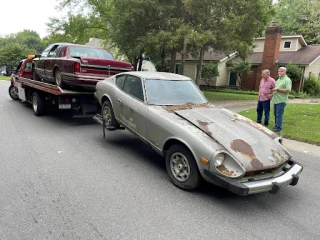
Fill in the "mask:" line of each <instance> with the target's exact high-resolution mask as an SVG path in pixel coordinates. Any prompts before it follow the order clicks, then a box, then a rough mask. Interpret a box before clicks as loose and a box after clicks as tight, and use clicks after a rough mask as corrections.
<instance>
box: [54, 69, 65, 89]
mask: <svg viewBox="0 0 320 240" xmlns="http://www.w3.org/2000/svg"><path fill="white" fill-rule="evenodd" d="M54 81H55V83H56V85H57V86H59V87H61V88H65V84H64V83H63V81H62V77H61V71H60V70H59V69H58V68H57V69H56V70H55V71H54Z"/></svg>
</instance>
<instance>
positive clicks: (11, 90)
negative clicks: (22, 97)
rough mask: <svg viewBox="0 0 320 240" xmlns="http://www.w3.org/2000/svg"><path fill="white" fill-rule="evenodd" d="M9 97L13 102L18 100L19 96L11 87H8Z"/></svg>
mask: <svg viewBox="0 0 320 240" xmlns="http://www.w3.org/2000/svg"><path fill="white" fill-rule="evenodd" d="M9 95H10V97H11V98H12V99H13V100H18V99H19V94H18V93H17V92H16V90H15V89H14V86H13V85H10V87H9Z"/></svg>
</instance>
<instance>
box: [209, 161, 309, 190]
mask: <svg viewBox="0 0 320 240" xmlns="http://www.w3.org/2000/svg"><path fill="white" fill-rule="evenodd" d="M288 164H290V165H291V167H290V168H287V167H283V169H282V171H283V174H281V175H280V176H277V177H273V178H268V179H263V180H254V179H248V181H245V182H240V181H239V179H231V178H227V177H224V176H221V175H217V174H214V173H212V172H210V171H208V170H206V169H205V170H204V174H205V175H206V176H207V177H209V178H210V179H211V180H212V181H213V182H215V183H216V184H217V185H219V186H221V187H223V188H226V189H228V190H229V191H231V192H233V193H236V194H238V195H240V196H246V195H249V194H254V193H261V192H270V193H273V194H275V193H277V192H279V190H280V188H281V187H284V186H287V185H292V186H294V185H296V184H297V183H298V180H299V174H300V173H301V172H302V169H303V167H302V165H300V164H298V163H296V162H293V161H290V162H289V163H288Z"/></svg>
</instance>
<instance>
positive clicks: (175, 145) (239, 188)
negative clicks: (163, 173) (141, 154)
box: [95, 72, 303, 195]
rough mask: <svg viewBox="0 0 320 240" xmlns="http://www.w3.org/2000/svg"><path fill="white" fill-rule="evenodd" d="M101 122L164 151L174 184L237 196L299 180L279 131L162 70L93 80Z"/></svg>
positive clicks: (275, 189) (273, 190)
mask: <svg viewBox="0 0 320 240" xmlns="http://www.w3.org/2000/svg"><path fill="white" fill-rule="evenodd" d="M95 96H96V98H97V99H98V101H99V103H100V104H101V106H102V112H101V115H102V123H103V125H104V128H106V129H108V130H117V129H120V128H121V127H124V128H126V129H128V130H129V131H130V132H132V133H133V134H135V135H136V136H138V137H139V138H140V139H141V140H142V141H143V142H145V143H146V144H148V145H149V146H150V148H152V149H154V150H155V151H156V152H158V153H159V154H161V155H162V156H164V158H165V161H166V168H167V172H168V174H169V177H170V179H171V181H172V182H173V183H174V184H175V185H176V186H178V187H180V188H182V189H185V190H192V189H195V188H197V187H198V186H199V185H200V183H201V181H202V180H203V179H205V180H206V181H208V182H210V183H213V184H216V185H219V186H221V187H224V188H227V189H229V190H230V191H232V192H234V193H236V194H239V195H248V194H254V193H260V192H271V193H276V192H278V191H279V189H280V188H281V187H283V186H286V185H296V184H297V183H298V179H299V174H300V173H301V171H302V168H303V167H302V166H301V165H300V164H299V163H297V162H295V161H294V159H293V158H292V156H291V155H290V153H289V152H288V151H287V150H286V149H285V148H284V147H283V145H282V144H281V139H280V137H279V136H278V135H276V134H275V133H273V132H272V131H270V130H269V129H267V128H265V127H264V126H262V125H260V124H258V123H255V122H253V121H251V120H250V119H247V118H245V117H243V116H241V115H238V114H236V113H234V112H232V111H229V110H227V109H224V108H221V107H219V106H216V105H213V104H211V103H210V102H208V100H207V99H206V98H205V97H204V95H203V94H202V92H201V91H200V90H199V89H198V87H197V86H196V85H195V84H194V82H193V80H192V79H190V78H188V77H185V76H182V75H177V74H172V73H161V72H127V73H121V74H117V75H115V76H112V77H109V78H107V79H106V80H104V81H101V82H99V83H98V84H97V85H96V92H95Z"/></svg>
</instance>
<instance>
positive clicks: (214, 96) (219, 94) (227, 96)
mask: <svg viewBox="0 0 320 240" xmlns="http://www.w3.org/2000/svg"><path fill="white" fill-rule="evenodd" d="M203 93H204V95H205V96H206V98H207V99H208V100H209V101H210V102H211V101H224V100H257V99H258V93H255V92H248V93H247V94H246V93H245V92H241V93H240V92H239V93H237V91H203Z"/></svg>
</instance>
